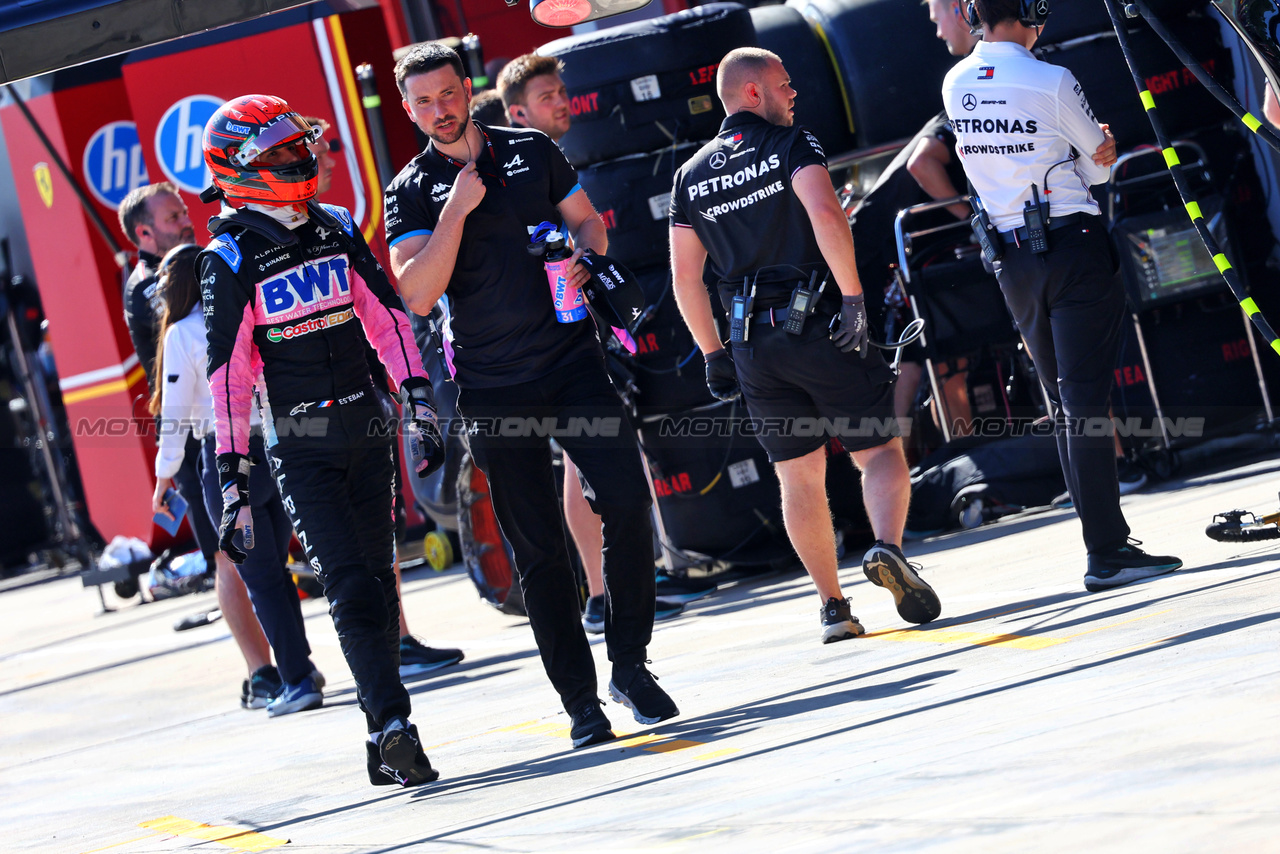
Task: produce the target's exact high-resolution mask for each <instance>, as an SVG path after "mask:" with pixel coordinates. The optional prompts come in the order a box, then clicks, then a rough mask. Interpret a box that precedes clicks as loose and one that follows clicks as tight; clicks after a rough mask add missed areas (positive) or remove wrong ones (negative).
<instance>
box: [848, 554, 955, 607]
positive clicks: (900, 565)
mask: <svg viewBox="0 0 1280 854" xmlns="http://www.w3.org/2000/svg"><path fill="white" fill-rule="evenodd" d="M919 570H920V567H919V565H918V564H912V563H908V562H907V558H906V555H904V554H903V553H902V549H900V548H898V547H897V546H895V545H893V544H891V543H886V542H882V541H881V540H876V542H875V545H873V546H872V547H871V548H870V549H868V550H867V553H866V554H865V555H863V557H862V571H863V573H864V574H866V576H867V578H868V580H870V581H871V583H872V584H874V585H875V586H876V587H883V588H885V589H886V590H888V591H889V592H890V593H892V594H893V604H895V605H897V606H898V616H899V617H901V618H902V619H904V620H906V621H907V622H908V623H918V624H922V623H930V622H933V621H934V620H936V619H938V615H939V614H941V613H942V602H941V601H939V600H938V594H937V593H934V592H933V588H932V587H930V586H929V585H928V584H926V583H925V582H924V580H923V579H921V578H920V575H919Z"/></svg>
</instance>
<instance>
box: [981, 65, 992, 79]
mask: <svg viewBox="0 0 1280 854" xmlns="http://www.w3.org/2000/svg"><path fill="white" fill-rule="evenodd" d="M995 76H996V67H995V66H994V65H984V66H982V67H981V68H979V69H978V79H979V80H994V79H995Z"/></svg>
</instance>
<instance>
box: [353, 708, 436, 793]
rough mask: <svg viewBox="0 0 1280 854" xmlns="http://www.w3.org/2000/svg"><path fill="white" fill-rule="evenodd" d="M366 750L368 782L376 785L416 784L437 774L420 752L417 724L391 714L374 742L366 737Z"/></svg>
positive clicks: (431, 778)
mask: <svg viewBox="0 0 1280 854" xmlns="http://www.w3.org/2000/svg"><path fill="white" fill-rule="evenodd" d="M406 724H408V726H407V727H406ZM365 752H366V754H367V759H368V762H367V766H368V770H369V782H370V783H372V784H373V785H375V786H390V785H391V784H393V783H395V784H397V785H400V786H406V787H407V786H419V785H421V784H423V783H430V782H431V781H432V780H435V779H436V778H438V777H439V776H440V772H439V771H437V770H436V769H434V768H432V767H431V761H430V760H429V759H427V754H425V753H423V752H422V743H421V742H420V741H419V740H418V728H417V727H416V726H414V725H413V724H410V723H408V722H407V721H405V720H404V719H403V718H392V719H391V720H390V721H389V722H388V723H387V725H386V726H385V727H383V729H382V733H381V735H380V736H379V737H378V743H377V744H374V743H373V742H372V741H365Z"/></svg>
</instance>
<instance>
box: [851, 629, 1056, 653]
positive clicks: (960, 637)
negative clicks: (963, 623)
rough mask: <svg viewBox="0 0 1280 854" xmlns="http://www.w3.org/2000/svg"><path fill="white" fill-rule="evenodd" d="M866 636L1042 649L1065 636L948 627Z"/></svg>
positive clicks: (909, 640) (903, 630) (876, 633)
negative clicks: (985, 631) (1056, 636)
mask: <svg viewBox="0 0 1280 854" xmlns="http://www.w3.org/2000/svg"><path fill="white" fill-rule="evenodd" d="M863 637H866V638H874V639H876V640H888V641H908V642H915V643H921V642H923V643H957V644H967V645H969V646H1002V647H1012V648H1014V649H1044V648H1046V647H1050V646H1057V645H1058V644H1060V643H1063V642H1064V641H1065V640H1066V638H1051V637H1048V636H1046V635H1035V636H1027V635H1006V634H1002V635H992V634H984V633H982V632H956V631H951V630H949V629H928V630H923V631H922V630H919V629H892V630H890V631H884V632H869V633H868V634H866V635H863Z"/></svg>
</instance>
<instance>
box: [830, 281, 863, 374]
mask: <svg viewBox="0 0 1280 854" xmlns="http://www.w3.org/2000/svg"><path fill="white" fill-rule="evenodd" d="M838 316H839V318H840V326H839V327H838V328H837V329H836V330H835V332H834V333H832V335H831V340H832V342H834V343H835V345H836V346H837V347H839V348H840V352H841V353H848V352H849V351H850V350H858V351H859V352H860V353H861V354H862V358H864V359H865V358H867V351H868V350H869V349H871V348H870V347H868V346H867V306H866V301H865V299H864V298H863V296H862V294H855V295H854V296H851V297H849V296H846V297H841V298H840V314H839V315H838Z"/></svg>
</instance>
